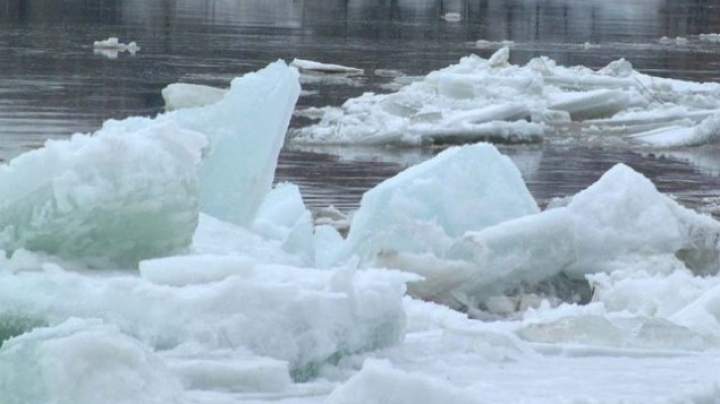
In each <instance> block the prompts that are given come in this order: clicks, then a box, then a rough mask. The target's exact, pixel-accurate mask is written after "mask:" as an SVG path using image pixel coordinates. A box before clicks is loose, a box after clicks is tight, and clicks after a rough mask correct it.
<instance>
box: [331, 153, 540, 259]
mask: <svg viewBox="0 0 720 404" xmlns="http://www.w3.org/2000/svg"><path fill="white" fill-rule="evenodd" d="M538 212H539V208H538V206H537V204H536V203H535V200H534V199H533V197H532V195H530V192H529V191H528V190H527V188H526V187H525V183H524V182H523V179H522V176H521V174H520V171H519V170H518V169H517V167H515V165H514V164H513V162H512V161H511V160H510V159H509V158H508V157H507V156H503V155H501V154H500V152H498V150H497V149H496V148H495V147H494V146H492V145H490V144H487V143H480V144H476V145H472V146H463V147H453V148H450V149H448V150H445V151H443V152H442V153H440V154H439V155H437V156H436V157H434V158H433V159H431V160H428V161H426V162H423V163H421V164H418V165H416V166H413V167H411V168H409V169H407V170H405V171H403V172H402V173H400V174H398V175H396V176H395V177H393V178H390V179H388V180H386V181H384V182H382V183H381V184H379V185H377V186H376V187H374V188H372V189H371V190H369V191H367V192H366V193H365V194H364V195H363V197H362V201H361V202H360V208H359V209H358V211H357V212H356V213H355V214H354V215H353V219H352V224H351V226H350V232H349V234H348V237H347V242H346V245H345V247H344V256H345V257H350V256H355V255H356V256H358V257H359V258H360V259H361V261H362V262H364V263H368V262H371V261H372V260H373V259H375V258H376V256H377V255H378V254H388V253H391V252H395V253H398V252H399V253H403V252H408V253H431V254H434V255H435V256H438V257H441V256H442V255H443V254H444V251H446V250H447V248H449V245H450V244H451V243H452V242H453V240H455V239H457V238H458V237H460V236H462V235H463V234H464V233H465V232H467V231H479V230H482V229H484V228H486V227H488V226H492V225H495V224H498V223H501V222H504V221H507V220H510V219H514V218H517V217H520V216H524V215H530V214H535V213H538Z"/></svg>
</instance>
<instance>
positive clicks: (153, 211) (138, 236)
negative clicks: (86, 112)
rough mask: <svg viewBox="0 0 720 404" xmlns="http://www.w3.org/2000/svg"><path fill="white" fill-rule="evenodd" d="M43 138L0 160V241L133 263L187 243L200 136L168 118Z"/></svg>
mask: <svg viewBox="0 0 720 404" xmlns="http://www.w3.org/2000/svg"><path fill="white" fill-rule="evenodd" d="M115 129H116V128H106V129H105V130H101V131H99V132H97V133H96V134H94V135H92V136H90V135H79V134H78V135H75V136H73V137H72V138H71V139H69V140H58V141H48V142H47V143H46V144H45V147H43V148H41V149H37V150H34V151H31V152H28V153H25V154H22V155H20V156H18V157H17V158H15V159H13V160H12V161H10V162H9V163H8V164H5V165H2V166H0V248H1V249H4V250H6V251H9V252H11V251H14V250H16V249H19V248H25V249H30V250H40V251H45V252H48V253H52V254H56V255H60V256H63V257H67V258H76V259H79V260H83V261H85V262H87V263H89V264H91V265H93V266H117V265H134V264H136V263H137V262H138V261H139V260H141V259H145V258H150V257H156V256H162V255H167V254H170V253H172V252H174V251H175V250H178V249H182V248H185V247H187V246H188V245H189V244H190V241H191V238H192V235H193V232H194V231H195V227H196V225H197V215H198V208H199V184H198V174H197V170H198V165H199V164H200V158H201V152H202V149H203V148H204V147H205V146H206V144H207V141H206V138H205V137H204V136H203V135H201V134H199V133H197V132H194V131H191V130H188V129H181V128H180V127H178V126H177V125H176V124H175V123H173V122H160V123H156V122H150V123H148V125H145V126H143V127H141V128H137V129H135V130H122V131H119V130H115Z"/></svg>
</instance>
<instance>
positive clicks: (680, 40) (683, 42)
mask: <svg viewBox="0 0 720 404" xmlns="http://www.w3.org/2000/svg"><path fill="white" fill-rule="evenodd" d="M658 42H660V43H661V44H663V45H673V44H674V45H687V44H688V40H687V38H684V37H681V36H678V37H675V38H669V37H666V36H664V37H662V38H660V39H659V40H658Z"/></svg>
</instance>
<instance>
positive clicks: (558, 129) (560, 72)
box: [291, 48, 720, 146]
mask: <svg viewBox="0 0 720 404" xmlns="http://www.w3.org/2000/svg"><path fill="white" fill-rule="evenodd" d="M508 60H509V50H508V48H502V49H500V50H499V51H497V52H496V53H495V54H493V55H492V56H491V57H490V58H488V59H483V58H481V57H478V56H475V55H471V56H468V57H464V58H462V59H461V60H460V62H459V63H458V64H455V65H452V66H449V67H446V68H444V69H441V70H437V71H434V72H431V73H430V74H428V75H427V76H425V77H424V78H421V79H420V80H418V81H416V82H414V83H411V84H408V85H406V86H404V87H402V88H401V89H400V90H399V91H397V92H395V93H390V94H373V93H366V94H363V95H362V96H360V97H357V98H352V99H349V100H347V101H346V102H345V103H344V104H343V105H342V106H340V107H325V108H322V109H320V110H314V112H315V113H316V115H317V113H319V116H320V118H319V122H317V123H315V124H313V125H310V126H307V127H304V128H299V129H296V130H293V131H292V132H291V135H292V142H294V143H298V144H307V143H327V144H404V145H424V144H447V143H472V142H477V141H479V140H486V141H491V142H498V143H527V142H539V141H540V140H542V139H543V137H544V136H545V135H547V134H562V133H565V132H567V131H569V130H572V131H579V132H580V134H587V135H597V136H593V138H596V137H598V136H600V137H615V138H617V137H618V136H619V135H635V134H639V133H643V132H646V131H649V130H655V129H669V128H673V127H674V126H681V127H683V128H686V127H691V126H694V125H696V124H697V123H698V122H699V121H698V119H700V118H702V119H705V118H707V116H708V115H712V114H713V113H714V112H716V110H718V109H720V96H718V94H720V85H718V84H714V83H708V84H703V83H693V82H687V81H680V80H673V79H666V78H660V77H653V76H649V75H645V74H641V73H639V72H637V71H635V70H634V69H633V67H632V65H631V64H630V63H629V62H628V61H626V60H624V59H620V60H617V61H614V62H612V63H610V64H609V65H608V66H606V67H604V68H602V69H599V70H591V69H588V68H586V67H583V66H577V67H564V66H558V65H557V64H556V63H555V62H554V61H553V60H551V59H548V58H547V57H539V58H536V59H533V60H531V61H529V62H528V63H527V64H526V65H525V66H517V65H512V64H510V63H509V62H508ZM668 111H674V113H673V114H672V115H673V116H672V119H668ZM678 136H680V138H681V139H682V138H684V137H685V136H683V135H678ZM708 141H716V140H715V137H704V135H703V134H697V135H696V136H695V137H694V139H693V140H692V141H691V142H688V141H685V140H679V141H674V142H673V144H672V145H673V146H675V145H688V144H693V145H694V144H699V143H704V142H708ZM647 143H649V144H650V145H652V146H654V144H653V143H652V142H647ZM663 146H664V145H663Z"/></svg>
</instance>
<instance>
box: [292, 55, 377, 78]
mask: <svg viewBox="0 0 720 404" xmlns="http://www.w3.org/2000/svg"><path fill="white" fill-rule="evenodd" d="M290 66H292V67H295V68H296V69H298V70H300V71H308V72H316V73H325V74H345V75H362V74H363V73H364V70H363V69H358V68H355V67H348V66H343V65H337V64H330V63H320V62H315V61H312V60H304V59H294V60H293V61H292V62H291V63H290Z"/></svg>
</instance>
